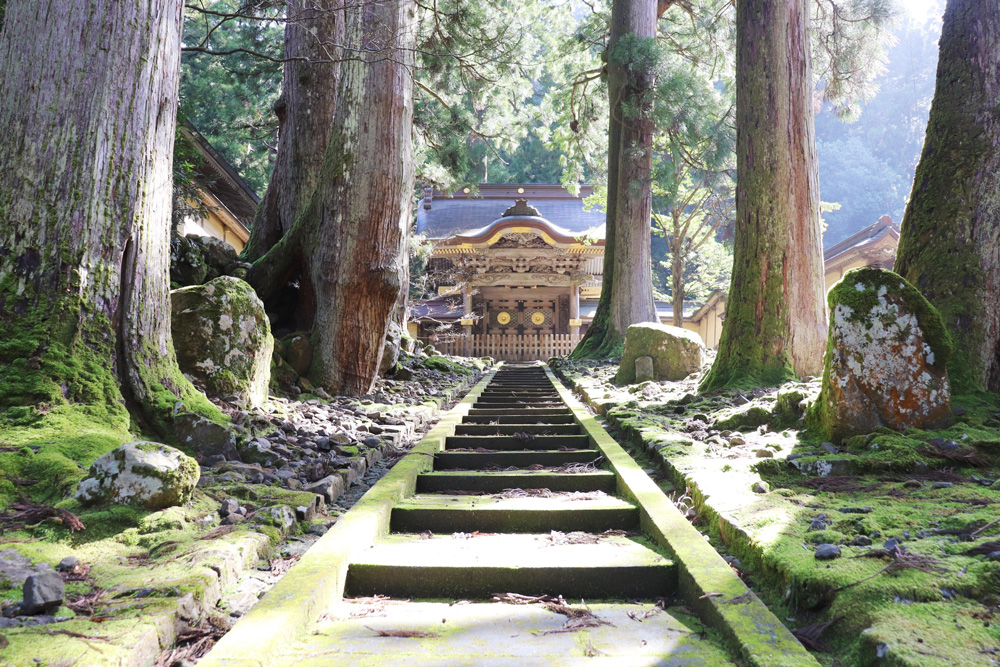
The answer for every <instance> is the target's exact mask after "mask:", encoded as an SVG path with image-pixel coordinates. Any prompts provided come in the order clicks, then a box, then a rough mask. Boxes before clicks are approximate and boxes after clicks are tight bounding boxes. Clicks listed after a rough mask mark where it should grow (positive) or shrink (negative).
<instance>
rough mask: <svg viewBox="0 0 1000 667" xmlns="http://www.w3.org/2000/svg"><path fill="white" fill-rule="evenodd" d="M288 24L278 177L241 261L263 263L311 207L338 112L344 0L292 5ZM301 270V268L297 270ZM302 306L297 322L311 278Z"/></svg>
mask: <svg viewBox="0 0 1000 667" xmlns="http://www.w3.org/2000/svg"><path fill="white" fill-rule="evenodd" d="M287 19H288V20H287V22H286V23H285V59H286V60H285V64H284V77H283V81H284V86H283V89H282V91H281V96H280V97H279V98H278V101H277V102H276V103H275V105H274V112H275V115H276V116H277V117H278V149H277V153H276V155H275V164H274V171H273V172H272V174H271V180H270V182H269V183H268V186H267V192H266V193H265V194H264V199H263V200H262V201H261V204H260V208H258V209H257V215H256V216H255V217H254V222H253V226H252V227H251V228H250V239H249V240H248V241H247V246H246V248H245V249H244V252H243V255H244V257H245V258H246V259H248V260H249V261H251V262H253V261H256V260H258V259H260V258H261V257H263V256H264V255H265V254H266V253H267V251H268V250H270V249H271V248H272V247H274V245H275V244H276V243H277V242H278V241H279V240H281V237H282V236H284V235H285V234H286V233H287V232H288V230H290V229H291V228H292V225H293V224H294V223H295V219H296V218H297V217H298V216H299V214H301V213H302V212H303V211H304V210H305V209H306V207H307V206H308V204H309V200H310V198H311V197H312V195H313V192H315V190H316V185H317V179H318V178H319V174H320V171H321V169H322V167H323V156H324V155H325V154H326V144H327V140H328V139H329V137H330V131H331V130H332V129H333V117H334V114H335V113H336V110H337V84H338V80H339V74H340V63H339V62H338V59H339V56H340V45H341V43H342V40H343V38H344V8H343V2H341V0H289V1H288V9H287ZM296 268H298V267H296ZM303 279H304V281H305V284H304V285H303V287H302V293H303V294H305V295H307V296H306V297H305V298H301V299H300V300H299V310H300V311H302V310H306V311H309V312H305V313H299V314H298V317H299V319H301V320H303V321H306V322H308V321H309V320H310V319H311V317H312V313H311V310H312V308H313V305H312V300H311V289H310V285H309V282H308V281H309V275H308V272H306V273H305V274H303Z"/></svg>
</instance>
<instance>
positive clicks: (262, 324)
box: [170, 276, 274, 405]
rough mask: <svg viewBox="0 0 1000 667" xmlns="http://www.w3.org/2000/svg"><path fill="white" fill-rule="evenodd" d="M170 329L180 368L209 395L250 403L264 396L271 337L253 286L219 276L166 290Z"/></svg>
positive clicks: (262, 399)
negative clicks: (168, 301)
mask: <svg viewBox="0 0 1000 667" xmlns="http://www.w3.org/2000/svg"><path fill="white" fill-rule="evenodd" d="M170 302H171V331H172V333H173V338H174V348H175V349H176V351H177V361H178V363H180V366H181V370H183V371H184V372H185V373H187V374H188V375H190V376H192V377H193V378H194V379H195V380H196V381H198V382H199V383H201V384H202V385H203V386H204V387H205V390H206V392H207V393H208V394H209V395H212V396H217V397H220V398H224V397H227V396H236V397H238V398H239V399H240V400H243V401H246V402H247V403H248V404H249V405H259V404H260V403H262V402H264V401H265V400H266V399H267V385H268V381H269V380H270V362H271V351H272V346H273V344H274V343H273V338H272V337H271V325H270V323H269V322H268V319H267V314H266V313H265V312H264V304H263V302H261V300H260V299H259V298H258V297H257V295H256V293H254V291H253V288H252V287H250V285H248V284H247V283H245V282H243V281H242V280H240V279H238V278H233V277H231V276H223V277H221V278H216V279H215V280H212V281H211V282H209V283H207V284H205V285H196V286H192V287H185V288H182V289H179V290H174V291H173V292H172V293H171V295H170Z"/></svg>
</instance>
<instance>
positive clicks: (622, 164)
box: [572, 0, 658, 358]
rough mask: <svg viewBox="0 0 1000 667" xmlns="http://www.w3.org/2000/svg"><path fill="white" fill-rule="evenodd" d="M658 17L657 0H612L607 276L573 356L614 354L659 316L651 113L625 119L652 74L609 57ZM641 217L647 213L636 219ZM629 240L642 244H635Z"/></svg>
mask: <svg viewBox="0 0 1000 667" xmlns="http://www.w3.org/2000/svg"><path fill="white" fill-rule="evenodd" d="M657 16H658V14H657V5H656V3H655V2H654V1H652V0H615V2H614V3H613V5H612V9H611V34H610V37H609V39H608V50H607V54H608V103H609V106H610V114H609V124H608V201H607V206H606V207H605V211H606V213H607V215H606V224H605V236H604V239H605V240H604V275H603V280H602V283H601V297H600V300H599V301H598V303H597V311H596V312H595V313H594V318H593V320H592V322H591V325H590V327H589V328H588V329H587V333H586V334H585V335H584V337H583V339H582V340H581V341H580V343H579V344H578V345H577V347H576V349H575V350H574V351H573V355H572V356H573V357H574V358H601V357H607V356H610V355H612V354H613V353H614V352H615V351H616V350H617V348H619V347H620V346H621V344H622V341H623V339H624V336H625V332H626V331H627V330H628V327H629V325H630V324H634V323H636V322H646V321H650V320H652V321H656V306H655V304H654V303H653V283H652V275H651V273H650V271H651V261H652V260H651V249H650V244H651V239H650V219H651V216H652V208H651V207H652V193H651V189H650V169H651V165H652V131H653V124H652V119H651V118H649V117H648V116H646V115H642V116H640V117H639V118H628V119H626V118H625V117H624V116H625V112H624V106H625V105H626V104H627V103H632V104H633V105H635V107H639V108H642V109H643V110H646V109H648V104H649V102H648V100H646V97H647V96H648V94H649V92H650V91H649V88H651V85H652V79H651V78H649V77H648V76H644V75H642V74H639V75H633V76H632V77H631V78H632V79H635V81H632V83H631V85H630V82H629V80H628V79H629V77H627V75H626V72H625V67H624V66H623V65H622V64H621V63H615V62H613V58H612V57H611V56H612V54H613V53H614V51H615V48H616V47H617V46H618V43H619V41H620V39H621V37H622V36H623V35H627V34H634V35H635V36H636V37H640V38H642V37H646V38H655V36H656V18H657ZM623 148H624V150H623ZM628 151H632V152H628ZM623 170H624V171H623ZM642 216H645V217H644V219H643V220H642V221H641V222H639V219H640V218H641V217H642ZM629 225H631V227H630V226H629ZM640 225H641V228H642V229H644V230H645V232H644V233H645V240H644V241H643V239H642V238H641V237H642V233H641V232H639V229H638V226H640ZM622 244H626V245H627V246H629V247H625V246H623V245H622ZM632 244H635V245H636V246H637V247H634V248H633V247H632ZM643 244H644V245H643ZM643 248H645V251H643ZM643 262H644V263H645V267H646V271H645V274H644V276H643V275H642V274H641V272H642V264H643ZM647 283H648V284H647ZM647 296H648V299H647ZM633 299H634V300H635V303H634V304H633V303H632V300H633ZM650 309H652V312H651V313H650ZM637 318H638V319H637Z"/></svg>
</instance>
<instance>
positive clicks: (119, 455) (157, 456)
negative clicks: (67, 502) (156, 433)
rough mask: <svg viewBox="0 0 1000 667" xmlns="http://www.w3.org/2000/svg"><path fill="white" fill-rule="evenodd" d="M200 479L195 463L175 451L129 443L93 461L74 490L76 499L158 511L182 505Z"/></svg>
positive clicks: (87, 503) (164, 447)
mask: <svg viewBox="0 0 1000 667" xmlns="http://www.w3.org/2000/svg"><path fill="white" fill-rule="evenodd" d="M200 476H201V471H200V469H199V468H198V463H197V461H195V460H194V459H192V458H191V457H190V456H187V455H185V454H184V452H182V451H180V450H179V449H174V448H173V447H169V446H167V445H163V444H160V443H158V442H146V441H142V440H140V441H136V442H129V443H126V444H124V445H122V446H121V447H117V448H116V449H113V450H112V451H110V452H108V453H107V454H105V455H104V456H102V457H100V458H99V459H97V460H96V461H94V465H92V466H91V467H90V476H89V477H87V478H86V479H84V480H83V481H81V482H80V483H79V484H78V485H77V487H76V499H77V500H79V501H80V502H81V503H83V504H84V505H91V504H94V503H98V502H113V503H119V504H122V505H134V506H137V507H144V508H146V509H150V510H158V509H163V508H165V507H173V506H174V505H182V504H184V503H186V502H187V501H188V500H189V499H190V498H191V493H192V492H193V491H194V487H195V486H196V485H197V484H198V478H199V477H200Z"/></svg>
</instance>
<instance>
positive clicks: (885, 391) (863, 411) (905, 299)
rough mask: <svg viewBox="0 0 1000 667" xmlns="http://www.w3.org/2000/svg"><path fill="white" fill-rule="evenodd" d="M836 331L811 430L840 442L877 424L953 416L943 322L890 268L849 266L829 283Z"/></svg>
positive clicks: (933, 423) (932, 424)
mask: <svg viewBox="0 0 1000 667" xmlns="http://www.w3.org/2000/svg"><path fill="white" fill-rule="evenodd" d="M827 299H828V302H829V305H830V314H831V317H830V335H829V340H828V343H827V351H826V358H825V362H824V369H823V385H822V389H821V391H820V396H819V399H818V400H817V401H816V403H815V404H814V405H813V406H812V408H810V410H809V412H808V413H807V415H806V422H807V424H808V426H809V427H810V428H811V429H814V430H816V431H818V432H819V433H820V434H821V435H823V436H824V437H828V438H831V439H833V440H835V441H838V442H839V441H841V440H843V439H844V438H848V437H850V436H853V435H857V434H863V433H870V432H872V431H874V430H875V429H876V428H877V427H879V426H888V427H890V428H892V429H895V430H897V431H903V430H905V429H907V428H944V427H946V426H948V425H949V424H950V423H951V421H952V420H953V416H952V411H951V387H950V384H949V381H948V373H947V369H946V364H947V361H948V357H949V355H950V354H951V342H950V340H949V337H948V334H947V331H946V329H945V327H944V323H943V322H942V321H941V316H940V315H939V314H938V312H937V310H935V309H934V307H933V306H932V305H931V304H930V303H929V302H928V301H927V299H925V298H924V297H923V295H921V294H920V292H919V291H917V289H916V288H915V287H914V286H913V285H911V284H910V283H908V282H906V280H905V279H903V278H902V277H901V276H899V275H898V274H896V273H893V272H892V271H886V270H884V269H876V268H862V269H855V270H853V271H849V272H848V273H847V274H846V275H845V276H844V278H843V279H842V280H841V281H840V282H839V283H837V284H836V285H834V287H833V288H831V290H830V292H829V294H828V295H827Z"/></svg>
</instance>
